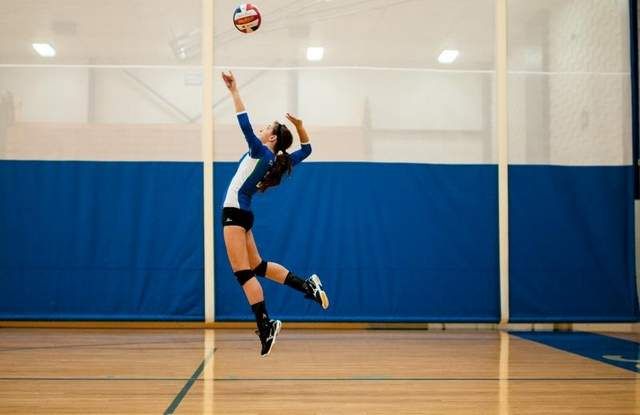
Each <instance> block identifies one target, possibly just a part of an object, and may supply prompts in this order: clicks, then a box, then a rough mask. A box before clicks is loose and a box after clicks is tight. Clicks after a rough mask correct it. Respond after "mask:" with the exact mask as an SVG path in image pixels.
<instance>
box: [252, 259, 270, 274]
mask: <svg viewBox="0 0 640 415" xmlns="http://www.w3.org/2000/svg"><path fill="white" fill-rule="evenodd" d="M253 272H254V273H255V274H256V275H257V276H258V277H264V276H265V275H267V261H265V260H264V259H263V260H262V261H261V262H260V263H259V264H258V266H257V267H255V268H254V269H253Z"/></svg>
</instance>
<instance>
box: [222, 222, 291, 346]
mask: <svg viewBox="0 0 640 415" xmlns="http://www.w3.org/2000/svg"><path fill="white" fill-rule="evenodd" d="M246 239H247V233H246V231H245V229H244V228H242V227H241V226H225V227H224V243H225V246H226V248H227V256H228V257H229V262H230V263H231V269H232V270H233V274H234V275H235V276H236V278H237V280H238V283H240V285H241V286H242V289H243V290H244V294H245V296H246V297H247V301H249V304H250V305H251V310H252V311H253V314H254V315H255V318H256V325H257V326H258V335H259V336H260V342H261V343H262V350H261V352H260V355H261V356H267V355H268V354H269V353H270V352H271V348H272V347H273V344H274V343H275V339H276V336H277V335H278V332H279V331H280V327H281V325H282V323H281V322H280V321H278V320H271V319H269V314H268V313H267V307H266V305H265V303H264V293H263V292H262V286H261V285H260V282H259V281H258V279H257V278H256V276H255V273H254V271H253V270H252V269H251V268H250V266H249V256H248V254H247V242H246Z"/></svg>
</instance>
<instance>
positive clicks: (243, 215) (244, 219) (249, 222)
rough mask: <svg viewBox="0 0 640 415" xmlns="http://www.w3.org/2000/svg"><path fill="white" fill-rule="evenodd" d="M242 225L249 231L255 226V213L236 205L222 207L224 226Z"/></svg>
mask: <svg viewBox="0 0 640 415" xmlns="http://www.w3.org/2000/svg"><path fill="white" fill-rule="evenodd" d="M230 225H234V226H242V227H243V228H245V229H246V230H247V231H250V230H251V228H252V227H253V213H252V212H251V211H249V210H244V209H238V208H234V207H225V208H222V226H230Z"/></svg>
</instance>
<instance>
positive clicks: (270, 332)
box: [256, 320, 282, 357]
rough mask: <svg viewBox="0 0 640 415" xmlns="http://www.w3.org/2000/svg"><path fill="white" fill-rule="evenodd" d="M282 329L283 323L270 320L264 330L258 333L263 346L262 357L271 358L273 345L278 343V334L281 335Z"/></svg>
mask: <svg viewBox="0 0 640 415" xmlns="http://www.w3.org/2000/svg"><path fill="white" fill-rule="evenodd" d="M281 328H282V322H281V321H280V320H270V321H269V322H268V323H267V324H266V325H265V327H264V328H263V329H261V330H259V331H258V333H256V334H257V335H258V337H260V343H261V344H262V350H261V351H260V357H267V356H269V353H271V349H272V348H273V345H274V344H275V343H276V337H278V333H280V329H281Z"/></svg>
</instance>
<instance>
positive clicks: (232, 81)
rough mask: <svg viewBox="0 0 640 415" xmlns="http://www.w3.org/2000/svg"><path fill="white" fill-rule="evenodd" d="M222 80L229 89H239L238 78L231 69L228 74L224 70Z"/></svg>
mask: <svg viewBox="0 0 640 415" xmlns="http://www.w3.org/2000/svg"><path fill="white" fill-rule="evenodd" d="M222 80H223V81H224V84H225V85H226V86H227V88H229V91H231V92H233V91H236V90H237V85H236V78H235V77H234V76H233V73H232V72H231V71H229V73H228V74H226V73H224V72H222Z"/></svg>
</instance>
